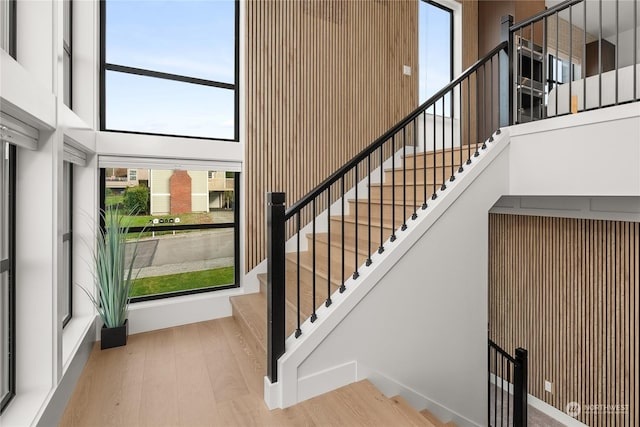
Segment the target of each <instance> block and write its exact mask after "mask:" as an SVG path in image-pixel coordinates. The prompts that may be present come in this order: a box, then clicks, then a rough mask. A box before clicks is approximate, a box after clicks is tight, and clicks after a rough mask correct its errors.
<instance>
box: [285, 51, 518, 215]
mask: <svg viewBox="0 0 640 427" xmlns="http://www.w3.org/2000/svg"><path fill="white" fill-rule="evenodd" d="M508 47H509V43H508V42H507V41H503V42H502V43H500V44H499V45H497V46H496V47H495V48H493V49H492V50H491V51H490V52H489V53H487V54H486V55H485V56H484V57H483V58H481V59H479V60H477V61H476V62H475V63H474V64H473V65H471V66H470V67H469V68H467V69H466V70H465V71H464V72H463V73H462V74H461V75H460V77H458V78H457V79H455V80H453V81H452V82H451V83H449V84H448V85H446V86H445V87H444V88H442V89H441V90H439V91H438V92H436V94H435V95H433V96H432V97H431V98H429V99H428V100H427V101H425V102H424V103H422V105H420V106H419V107H418V108H416V109H415V110H413V111H412V112H411V113H409V115H408V116H406V117H405V118H404V119H402V120H401V121H400V122H398V123H397V124H396V125H395V126H394V127H392V128H391V129H389V130H388V131H386V132H385V133H384V134H382V136H380V137H379V138H378V139H376V140H375V141H374V142H373V143H372V144H371V145H369V146H368V147H367V148H365V149H364V150H362V151H361V152H360V153H359V154H357V155H356V156H355V157H353V158H352V159H351V160H350V161H348V162H347V163H345V165H344V166H342V167H341V168H340V169H338V170H337V171H335V172H334V173H333V174H332V175H331V176H329V178H327V179H325V180H324V181H323V182H322V183H321V184H320V185H318V186H317V187H316V188H314V189H313V190H311V191H310V192H309V193H307V195H306V196H304V197H303V198H302V199H300V200H298V201H297V202H296V203H294V204H293V205H291V206H290V207H289V208H288V209H287V210H286V212H285V219H290V218H291V217H292V216H294V215H295V214H296V213H298V212H300V210H302V208H304V207H305V206H306V205H308V204H309V203H311V201H312V200H313V199H315V198H316V197H318V196H319V195H320V194H322V193H323V192H324V191H326V190H327V189H328V188H329V187H330V186H331V185H332V184H334V183H336V182H337V181H338V180H339V179H340V178H341V177H342V176H344V175H346V174H347V173H348V172H349V171H350V170H351V169H353V168H354V167H355V166H356V165H357V164H358V163H360V162H362V161H363V160H365V159H366V158H367V156H369V155H370V154H372V153H373V152H374V151H376V150H377V149H378V148H379V147H380V146H381V145H382V144H383V143H384V142H385V141H388V140H389V139H390V138H391V137H392V136H393V135H394V134H396V133H398V132H399V131H400V130H401V129H402V128H404V127H405V126H407V125H408V124H409V123H411V121H413V120H415V119H416V118H417V117H418V116H420V114H422V113H424V112H425V111H426V110H427V109H429V108H431V107H432V106H433V105H434V104H435V103H436V102H437V101H439V100H440V99H441V98H442V97H443V96H445V95H447V94H448V93H449V92H451V91H452V90H453V89H454V88H455V87H456V86H457V85H459V84H460V83H461V82H463V81H464V80H465V79H467V78H469V77H470V76H471V75H472V74H473V73H474V72H476V71H477V70H478V69H480V67H482V66H483V65H485V64H486V63H487V62H489V61H490V60H491V58H492V57H493V56H495V55H496V54H498V53H499V52H500V51H502V50H507V49H508Z"/></svg>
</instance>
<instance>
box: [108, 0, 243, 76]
mask: <svg viewBox="0 0 640 427" xmlns="http://www.w3.org/2000/svg"><path fill="white" fill-rule="evenodd" d="M234 27H235V4H234V1H232V0H217V1H175V0H174V1H154V2H150V1H139V0H136V1H115V0H109V1H107V4H106V62H107V63H110V64H117V65H126V66H129V67H136V68H143V69H147V70H154V71H161V72H165V73H172V74H178V75H183V76H189V77H198V78H202V79H207V80H213V81H218V82H224V83H234V81H235V69H234V65H235V31H234Z"/></svg>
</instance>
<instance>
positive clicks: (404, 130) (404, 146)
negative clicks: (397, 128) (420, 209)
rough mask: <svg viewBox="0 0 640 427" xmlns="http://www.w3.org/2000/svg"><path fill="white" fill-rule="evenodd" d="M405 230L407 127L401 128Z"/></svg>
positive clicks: (403, 225) (404, 225)
mask: <svg viewBox="0 0 640 427" xmlns="http://www.w3.org/2000/svg"><path fill="white" fill-rule="evenodd" d="M406 229H407V127H406V126H405V127H403V128H402V227H400V230H402V231H404V230H406Z"/></svg>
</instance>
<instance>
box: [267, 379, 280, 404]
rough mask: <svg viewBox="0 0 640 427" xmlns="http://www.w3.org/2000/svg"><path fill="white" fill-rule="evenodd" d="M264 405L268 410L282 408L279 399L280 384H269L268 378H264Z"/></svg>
mask: <svg viewBox="0 0 640 427" xmlns="http://www.w3.org/2000/svg"><path fill="white" fill-rule="evenodd" d="M264 403H265V404H266V405H267V408H269V410H272V409H278V408H282V399H281V398H280V383H278V382H276V383H271V381H269V377H268V376H266V375H265V376H264Z"/></svg>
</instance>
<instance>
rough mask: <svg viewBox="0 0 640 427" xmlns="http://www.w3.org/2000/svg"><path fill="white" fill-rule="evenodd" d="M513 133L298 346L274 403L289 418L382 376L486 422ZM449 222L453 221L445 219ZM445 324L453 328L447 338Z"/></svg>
mask: <svg viewBox="0 0 640 427" xmlns="http://www.w3.org/2000/svg"><path fill="white" fill-rule="evenodd" d="M508 132H509V131H508V129H505V130H503V132H502V134H500V135H494V138H495V140H494V141H493V142H491V143H487V149H485V150H481V151H480V155H479V156H478V157H473V158H472V163H471V164H470V165H465V169H464V171H463V172H462V173H458V174H456V180H455V181H453V182H450V183H447V189H446V190H445V191H439V192H438V197H437V199H436V200H431V201H429V206H428V208H427V209H426V210H419V211H418V218H417V219H416V220H408V221H407V229H406V230H405V231H400V230H398V231H397V232H396V235H397V239H396V241H395V242H393V243H391V242H389V241H388V240H387V242H385V251H384V252H383V253H382V254H378V253H375V254H373V255H372V256H371V260H372V261H373V263H372V264H371V266H369V267H364V266H363V267H362V268H361V269H360V270H359V271H360V277H359V278H358V279H355V280H354V279H352V278H351V279H349V280H348V281H347V282H346V283H345V285H346V289H347V290H346V291H345V292H344V293H343V294H340V293H339V292H336V293H335V294H334V295H332V300H333V304H332V305H331V306H330V307H328V308H327V307H324V306H323V307H321V308H320V309H319V310H318V311H317V315H318V319H317V320H316V321H315V322H314V323H311V322H310V321H309V320H307V321H305V322H304V323H303V324H302V336H300V337H299V338H297V339H296V338H294V337H293V336H291V337H289V338H288V339H287V341H286V353H285V354H284V355H283V356H282V357H281V358H280V360H279V361H278V372H279V381H278V383H275V384H270V383H269V381H268V380H267V379H266V378H265V401H266V402H267V405H268V406H269V407H271V408H276V407H279V408H285V407H288V406H291V405H294V404H296V403H298V402H301V401H303V400H306V399H309V398H311V397H314V396H316V395H319V394H322V393H325V392H327V391H330V390H333V389H336V388H338V387H341V386H343V385H346V384H349V383H352V382H355V381H358V380H360V379H363V378H366V377H368V376H371V377H372V378H374V377H375V376H376V374H379V375H380V376H382V377H384V378H385V379H386V381H387V383H388V382H395V383H397V384H398V387H399V388H400V389H403V388H404V389H406V390H411V391H412V392H414V393H416V394H417V395H419V396H423V397H424V398H425V400H426V401H428V402H433V403H434V405H435V406H437V407H439V408H440V412H441V413H442V412H443V408H444V409H445V410H447V409H448V408H455V410H453V409H450V410H448V412H449V413H450V414H451V418H453V419H454V421H457V422H458V423H459V425H473V424H482V423H483V421H484V420H485V418H486V401H483V399H484V398H483V397H482V396H483V395H484V394H483V390H484V389H485V388H486V345H487V344H486V342H487V331H486V325H487V308H486V307H487V264H488V260H487V246H488V232H487V224H488V211H489V209H490V208H491V207H492V206H493V204H494V203H495V202H496V201H497V200H498V198H499V197H500V196H502V195H503V194H508V185H509V179H508V173H509V165H508V155H509V150H508V146H509V140H510V139H509V133H508ZM445 213H446V215H445ZM443 322H447V327H446V328H442V327H441V325H442V324H443Z"/></svg>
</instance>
